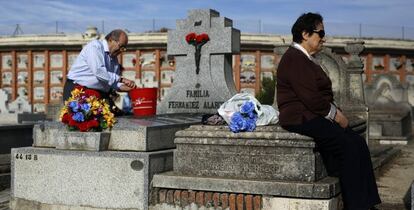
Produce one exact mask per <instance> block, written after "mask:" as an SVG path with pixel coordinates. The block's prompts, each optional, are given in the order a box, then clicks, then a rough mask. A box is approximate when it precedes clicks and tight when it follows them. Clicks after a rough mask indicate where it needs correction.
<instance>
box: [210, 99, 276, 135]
mask: <svg viewBox="0 0 414 210" xmlns="http://www.w3.org/2000/svg"><path fill="white" fill-rule="evenodd" d="M217 112H218V114H219V115H220V116H221V117H222V118H223V120H224V121H226V123H227V124H228V125H229V128H230V130H231V131H232V132H233V133H238V132H243V131H250V132H251V131H254V130H255V129H256V126H265V125H269V124H276V123H277V122H278V119H279V118H278V116H279V112H278V111H276V110H275V109H274V108H273V107H272V106H269V105H262V104H260V102H259V101H258V100H257V99H256V98H255V97H254V96H253V95H251V94H249V93H238V94H236V95H234V96H233V97H231V98H230V99H229V100H227V101H226V102H224V103H223V104H222V105H221V106H220V108H219V109H218V110H217Z"/></svg>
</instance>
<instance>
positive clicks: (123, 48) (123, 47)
mask: <svg viewBox="0 0 414 210" xmlns="http://www.w3.org/2000/svg"><path fill="white" fill-rule="evenodd" d="M114 41H115V42H116V44H117V45H118V47H119V51H121V52H125V51H126V50H127V48H126V47H125V46H122V45H120V44H119V41H117V40H114Z"/></svg>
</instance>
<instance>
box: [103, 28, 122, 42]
mask: <svg viewBox="0 0 414 210" xmlns="http://www.w3.org/2000/svg"><path fill="white" fill-rule="evenodd" d="M121 34H125V36H127V34H126V33H125V31H123V30H121V29H115V30H113V31H111V32H109V34H107V35H106V36H105V39H106V40H107V41H109V39H112V40H114V41H118V40H119V37H120V36H121Z"/></svg>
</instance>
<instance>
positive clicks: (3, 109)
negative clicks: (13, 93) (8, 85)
mask: <svg viewBox="0 0 414 210" xmlns="http://www.w3.org/2000/svg"><path fill="white" fill-rule="evenodd" d="M8 100H9V95H8V94H7V93H6V91H4V90H1V89H0V113H1V114H3V113H9V110H8V109H7V101H8Z"/></svg>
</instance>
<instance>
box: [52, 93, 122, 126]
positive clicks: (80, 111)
mask: <svg viewBox="0 0 414 210" xmlns="http://www.w3.org/2000/svg"><path fill="white" fill-rule="evenodd" d="M71 94H72V96H71V97H70V98H69V99H68V100H67V101H65V105H64V106H63V108H62V110H61V112H60V121H61V122H62V123H64V124H66V125H67V127H68V130H70V131H78V130H79V131H81V132H85V131H102V130H104V129H107V128H111V127H112V126H113V125H114V123H115V118H114V114H113V113H112V112H111V111H110V107H109V104H108V102H107V101H106V100H105V99H101V95H100V93H99V92H98V91H95V90H91V89H86V88H84V87H82V86H76V87H75V89H74V90H73V91H72V92H71Z"/></svg>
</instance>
